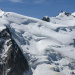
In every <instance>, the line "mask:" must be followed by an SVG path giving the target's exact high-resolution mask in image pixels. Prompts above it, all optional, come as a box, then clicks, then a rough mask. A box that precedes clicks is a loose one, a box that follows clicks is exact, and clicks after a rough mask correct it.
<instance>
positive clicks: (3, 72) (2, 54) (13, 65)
mask: <svg viewBox="0 0 75 75" xmlns="http://www.w3.org/2000/svg"><path fill="white" fill-rule="evenodd" d="M27 71H29V65H28V62H27V60H26V58H25V56H24V54H23V52H22V51H21V49H20V48H19V46H18V45H17V43H16V42H15V41H14V40H13V39H12V34H11V32H10V31H9V29H8V28H7V27H5V29H3V30H2V31H0V75H23V73H24V72H27Z"/></svg>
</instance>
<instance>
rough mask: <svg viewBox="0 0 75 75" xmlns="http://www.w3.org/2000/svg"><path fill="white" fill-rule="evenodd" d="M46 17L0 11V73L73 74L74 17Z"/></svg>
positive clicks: (21, 74) (74, 67) (62, 15)
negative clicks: (45, 18) (42, 18)
mask: <svg viewBox="0 0 75 75" xmlns="http://www.w3.org/2000/svg"><path fill="white" fill-rule="evenodd" d="M48 18H49V19H50V21H49V22H46V21H42V20H39V19H36V18H32V17H28V16H23V15H20V14H17V13H13V12H4V11H1V10H0V75H75V35H74V34H75V17H74V15H73V14H69V13H66V12H61V13H60V14H59V15H58V16H56V17H48Z"/></svg>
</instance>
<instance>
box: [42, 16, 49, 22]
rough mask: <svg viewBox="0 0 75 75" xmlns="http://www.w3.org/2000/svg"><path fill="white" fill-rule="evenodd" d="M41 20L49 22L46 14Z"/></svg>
mask: <svg viewBox="0 0 75 75" xmlns="http://www.w3.org/2000/svg"><path fill="white" fill-rule="evenodd" d="M42 20H43V21H46V22H50V18H49V17H48V16H45V17H43V19H42Z"/></svg>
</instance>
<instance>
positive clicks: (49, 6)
mask: <svg viewBox="0 0 75 75" xmlns="http://www.w3.org/2000/svg"><path fill="white" fill-rule="evenodd" d="M0 8H1V9H3V10H4V11H5V12H15V13H19V14H22V15H26V16H30V17H35V18H40V19H41V18H42V17H43V16H50V17H51V16H56V15H58V14H59V13H60V12H61V11H66V12H70V13H72V12H75V0H0Z"/></svg>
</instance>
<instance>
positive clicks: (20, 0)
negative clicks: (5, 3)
mask: <svg viewBox="0 0 75 75" xmlns="http://www.w3.org/2000/svg"><path fill="white" fill-rule="evenodd" d="M9 1H11V2H22V0H9Z"/></svg>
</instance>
